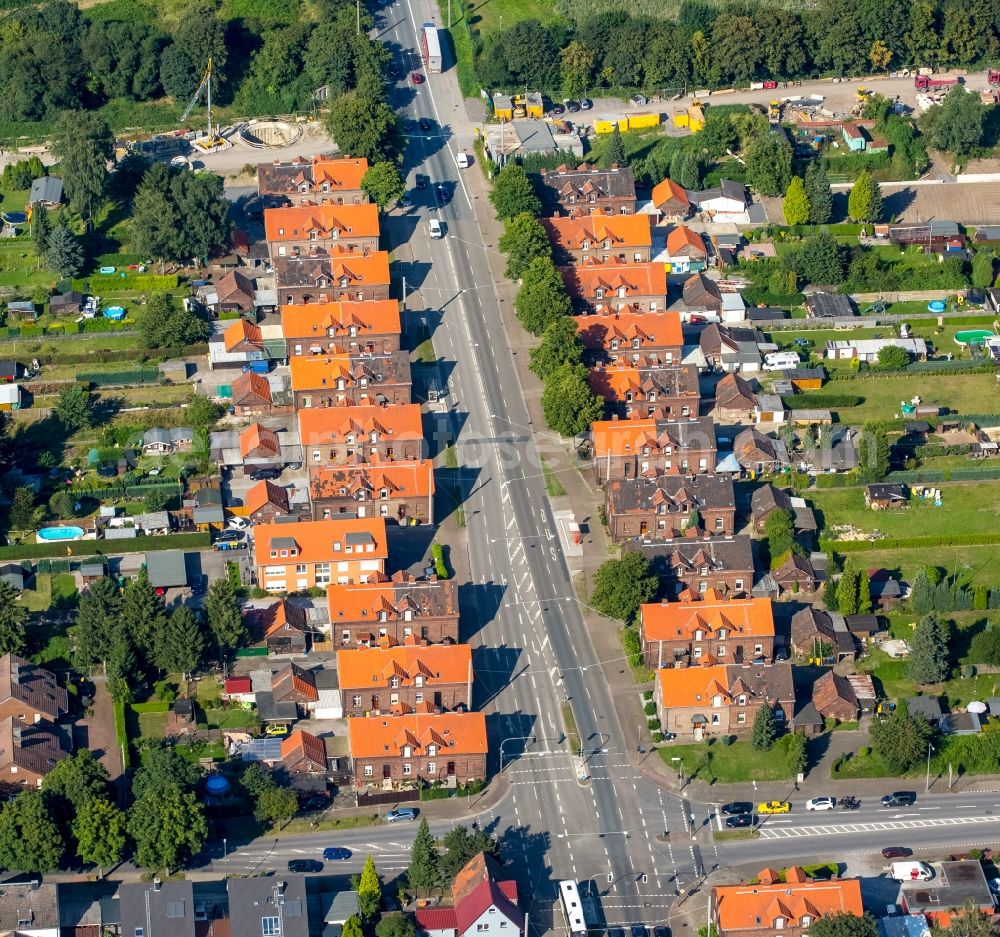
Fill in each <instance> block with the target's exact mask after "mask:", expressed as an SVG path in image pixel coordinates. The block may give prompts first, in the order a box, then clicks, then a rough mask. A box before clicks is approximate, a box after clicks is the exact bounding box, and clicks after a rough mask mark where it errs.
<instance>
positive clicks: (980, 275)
mask: <svg viewBox="0 0 1000 937" xmlns="http://www.w3.org/2000/svg"><path fill="white" fill-rule="evenodd" d="M995 259H996V258H995V255H994V252H993V251H992V250H990V249H987V248H985V247H981V248H979V250H977V251H976V253H975V255H974V256H973V258H972V285H973V286H975V287H977V288H979V289H986V288H987V287H990V286H992V285H993V265H994V261H995Z"/></svg>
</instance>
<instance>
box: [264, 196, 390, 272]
mask: <svg viewBox="0 0 1000 937" xmlns="http://www.w3.org/2000/svg"><path fill="white" fill-rule="evenodd" d="M264 237H265V238H266V239H267V245H268V250H269V251H270V254H271V260H272V261H274V260H277V259H278V258H279V257H319V256H321V255H329V254H331V253H333V252H337V251H341V252H344V251H349V252H353V251H362V252H369V251H377V250H378V238H379V222H378V205H374V204H371V203H368V204H364V205H301V206H298V207H289V208H268V209H266V210H265V212H264Z"/></svg>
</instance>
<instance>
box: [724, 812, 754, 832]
mask: <svg viewBox="0 0 1000 937" xmlns="http://www.w3.org/2000/svg"><path fill="white" fill-rule="evenodd" d="M753 821H754V816H753V814H752V813H737V814H736V815H735V816H732V817H726V828H727V829H730V830H738V829H740V828H741V827H744V826H753Z"/></svg>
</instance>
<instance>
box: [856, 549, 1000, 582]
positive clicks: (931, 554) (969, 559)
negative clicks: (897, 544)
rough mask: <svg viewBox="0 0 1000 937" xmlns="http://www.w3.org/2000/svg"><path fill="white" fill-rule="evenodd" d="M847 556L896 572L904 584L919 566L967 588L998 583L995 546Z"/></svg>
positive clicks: (999, 561)
mask: <svg viewBox="0 0 1000 937" xmlns="http://www.w3.org/2000/svg"><path fill="white" fill-rule="evenodd" d="M849 555H850V557H851V559H852V560H853V561H854V562H855V563H857V565H858V566H864V567H865V568H867V569H876V568H885V569H889V570H893V571H897V572H898V573H899V574H900V575H901V576H902V577H903V579H904V580H906V581H907V582H912V581H913V577H914V576H915V575H916V573H917V570H919V569H920V568H921V567H923V566H941V567H943V568H944V569H946V570H947V571H948V573H949V575H958V577H959V579H961V581H962V582H964V583H965V584H967V585H972V586H977V585H987V586H990V587H995V586H996V585H997V583H998V582H1000V550H998V549H997V548H996V547H995V546H968V547H918V548H915V549H905V550H878V549H872V550H863V551H860V552H857V553H851V554H849ZM845 556H847V554H845Z"/></svg>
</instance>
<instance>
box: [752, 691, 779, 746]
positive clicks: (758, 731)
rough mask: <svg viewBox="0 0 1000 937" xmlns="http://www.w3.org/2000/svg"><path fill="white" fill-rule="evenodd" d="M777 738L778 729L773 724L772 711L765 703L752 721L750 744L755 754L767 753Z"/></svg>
mask: <svg viewBox="0 0 1000 937" xmlns="http://www.w3.org/2000/svg"><path fill="white" fill-rule="evenodd" d="M777 738H778V727H777V726H776V725H775V723H774V710H773V709H772V708H771V706H770V704H769V703H767V702H765V703H764V705H763V706H761V707H760V709H758V710H757V715H756V716H754V719H753V728H752V729H751V730H750V744H751V746H753V750H754V751H757V752H769V751H770V750H771V749H772V748H773V747H774V743H775V740H776V739H777Z"/></svg>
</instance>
